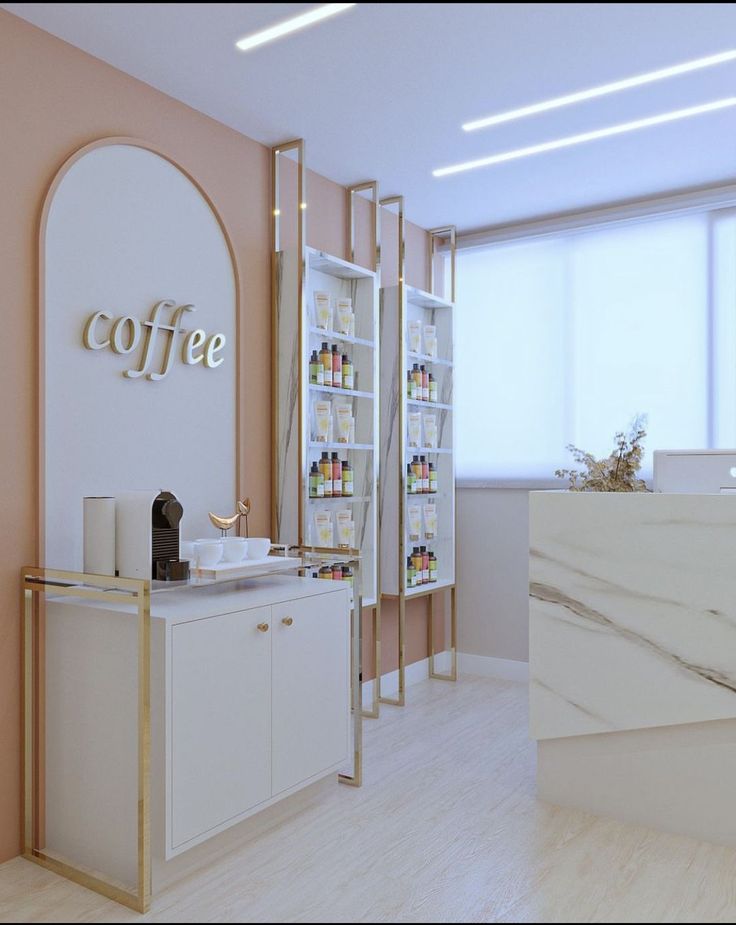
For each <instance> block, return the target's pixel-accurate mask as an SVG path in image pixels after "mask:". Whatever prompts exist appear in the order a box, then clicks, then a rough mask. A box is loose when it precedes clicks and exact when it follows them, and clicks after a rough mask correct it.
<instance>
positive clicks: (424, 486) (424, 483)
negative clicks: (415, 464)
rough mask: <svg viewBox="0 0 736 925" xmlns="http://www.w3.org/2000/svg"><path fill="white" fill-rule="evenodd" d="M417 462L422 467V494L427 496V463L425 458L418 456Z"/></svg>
mask: <svg viewBox="0 0 736 925" xmlns="http://www.w3.org/2000/svg"><path fill="white" fill-rule="evenodd" d="M419 462H420V464H421V467H422V494H425V495H428V494H429V463H428V462H427V457H426V456H420V457H419Z"/></svg>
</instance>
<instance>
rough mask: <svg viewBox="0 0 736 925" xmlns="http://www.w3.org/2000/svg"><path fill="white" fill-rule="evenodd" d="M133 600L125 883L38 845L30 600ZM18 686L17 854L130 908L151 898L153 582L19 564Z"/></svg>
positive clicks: (35, 634) (37, 725)
mask: <svg viewBox="0 0 736 925" xmlns="http://www.w3.org/2000/svg"><path fill="white" fill-rule="evenodd" d="M45 593H51V594H53V595H54V596H55V597H77V598H80V597H82V598H86V599H91V600H99V601H104V602H111V601H112V602H117V603H126V604H131V603H133V604H135V606H136V607H137V610H138V806H137V815H138V836H137V852H138V856H137V873H138V876H137V886H136V889H135V890H128V889H125V888H124V887H123V886H121V885H120V884H119V883H117V882H115V881H114V880H111V879H107V878H105V877H104V876H102V875H100V874H99V873H98V872H97V873H92V872H91V871H90V870H88V869H86V868H84V867H81V866H78V865H75V864H73V863H71V862H70V861H69V860H64V859H62V858H60V857H55V856H54V855H53V854H49V853H47V852H46V851H45V850H44V849H43V848H42V847H41V842H43V840H44V838H43V823H42V819H41V808H40V803H41V788H42V786H43V781H42V771H41V765H42V758H41V755H42V743H41V732H40V730H41V729H43V723H42V721H41V717H42V711H43V703H42V696H41V694H40V691H39V688H40V686H41V683H40V682H41V674H42V672H41V664H40V658H39V649H40V646H41V645H42V638H43V630H42V622H43V621H42V617H41V615H40V614H39V608H38V607H34V602H36V603H37V602H38V596H39V595H40V594H45ZM21 603H22V614H23V623H22V633H21V640H22V691H23V758H22V762H23V771H22V774H23V850H22V857H24V858H26V859H27V860H29V861H32V862H33V863H34V864H38V865H39V866H41V867H44V868H46V869H47V870H51V871H53V872H54V873H56V874H60V875H61V876H63V877H66V878H67V879H68V880H72V881H73V882H74V883H78V884H80V885H81V886H83V887H86V888H87V889H89V890H93V891H94V892H95V893H99V894H101V895H102V896H105V897H107V898H108V899H112V900H114V901H115V902H118V903H120V904H121V905H123V906H127V907H128V908H129V909H133V910H135V911H136V912H147V911H148V909H149V907H150V903H151V813H150V800H151V583H150V581H148V580H146V579H136V578H113V577H110V576H106V575H87V574H84V573H81V572H70V571H63V570H59V569H47V568H39V567H36V566H26V567H25V568H23V569H22V570H21Z"/></svg>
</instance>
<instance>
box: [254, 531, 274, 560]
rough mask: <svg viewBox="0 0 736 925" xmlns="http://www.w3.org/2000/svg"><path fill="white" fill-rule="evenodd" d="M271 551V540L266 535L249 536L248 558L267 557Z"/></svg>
mask: <svg viewBox="0 0 736 925" xmlns="http://www.w3.org/2000/svg"><path fill="white" fill-rule="evenodd" d="M270 551H271V540H270V539H268V537H265V536H249V537H248V558H249V559H265V558H266V556H267V555H268V554H269V552H270Z"/></svg>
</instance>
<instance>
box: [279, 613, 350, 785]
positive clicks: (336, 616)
mask: <svg viewBox="0 0 736 925" xmlns="http://www.w3.org/2000/svg"><path fill="white" fill-rule="evenodd" d="M272 613H273V639H272V645H273V650H272V651H273V667H272V691H273V699H272V728H273V742H272V754H273V771H272V781H273V793H274V795H275V794H277V793H282V792H283V791H284V790H289V789H290V788H292V787H295V786H297V785H298V784H300V783H302V782H303V781H306V780H309V779H310V778H312V777H314V776H315V775H316V774H318V773H319V772H320V771H321V770H322V769H323V768H324V767H326V766H329V765H334V764H337V763H339V762H341V761H344V760H345V758H346V756H347V754H348V751H349V717H348V716H346V713H345V704H346V703H348V702H349V698H350V673H349V658H348V657H347V655H346V654H347V653H349V635H350V633H349V628H350V624H349V621H348V620H346V619H345V616H344V614H341V613H340V612H339V611H338V610H337V609H336V608H334V607H325V603H324V596H321V597H312V598H309V599H308V600H301V601H289V602H287V603H285V604H278V605H276V606H275V607H273V608H272Z"/></svg>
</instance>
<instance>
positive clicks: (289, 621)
mask: <svg viewBox="0 0 736 925" xmlns="http://www.w3.org/2000/svg"><path fill="white" fill-rule="evenodd" d="M281 622H282V623H283V624H284V626H291V624H292V623H293V622H294V619H293V618H292V617H284V618H283V619H282V621H281Z"/></svg>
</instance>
